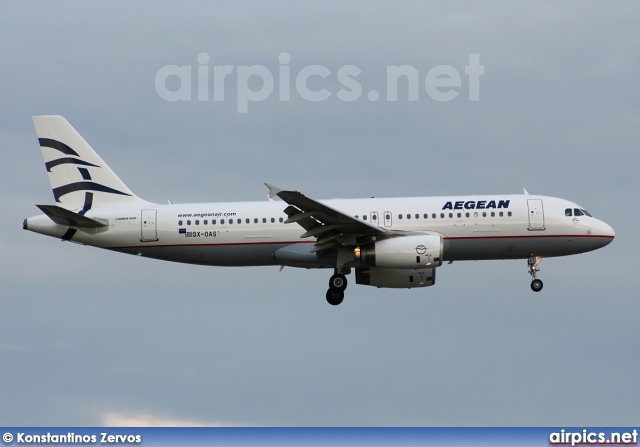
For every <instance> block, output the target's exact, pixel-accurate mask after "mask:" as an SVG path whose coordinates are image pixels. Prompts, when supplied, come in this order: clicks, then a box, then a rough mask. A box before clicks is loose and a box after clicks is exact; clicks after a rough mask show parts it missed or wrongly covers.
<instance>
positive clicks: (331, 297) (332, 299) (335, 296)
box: [327, 289, 344, 306]
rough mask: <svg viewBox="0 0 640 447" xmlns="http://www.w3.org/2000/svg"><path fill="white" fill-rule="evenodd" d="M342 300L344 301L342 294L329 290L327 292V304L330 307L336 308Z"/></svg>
mask: <svg viewBox="0 0 640 447" xmlns="http://www.w3.org/2000/svg"><path fill="white" fill-rule="evenodd" d="M342 300H344V292H340V291H337V290H331V289H329V290H327V303H329V304H331V305H332V306H337V305H338V304H340V303H342Z"/></svg>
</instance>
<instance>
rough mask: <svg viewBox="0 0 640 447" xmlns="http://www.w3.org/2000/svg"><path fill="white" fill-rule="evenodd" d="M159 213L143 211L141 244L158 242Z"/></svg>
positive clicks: (156, 211)
mask: <svg viewBox="0 0 640 447" xmlns="http://www.w3.org/2000/svg"><path fill="white" fill-rule="evenodd" d="M157 213H158V210H142V219H141V221H140V225H142V230H141V231H142V232H141V237H140V242H153V241H157V240H158V228H157V225H156V217H157Z"/></svg>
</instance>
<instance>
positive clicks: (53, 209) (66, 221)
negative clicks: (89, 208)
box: [36, 205, 107, 228]
mask: <svg viewBox="0 0 640 447" xmlns="http://www.w3.org/2000/svg"><path fill="white" fill-rule="evenodd" d="M36 206H37V207H38V208H40V209H41V210H42V212H43V213H45V214H46V215H47V217H49V219H51V220H52V221H54V222H55V223H57V224H58V225H67V226H70V227H76V228H100V227H106V226H107V224H105V223H102V222H98V221H97V220H95V219H91V218H89V217H86V216H83V215H82V214H78V213H74V212H73V211H69V210H68V209H65V208H62V207H60V206H56V205H36Z"/></svg>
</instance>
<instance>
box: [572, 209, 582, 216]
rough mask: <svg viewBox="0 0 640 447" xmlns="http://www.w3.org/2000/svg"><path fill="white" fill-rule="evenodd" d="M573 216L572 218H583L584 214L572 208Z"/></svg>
mask: <svg viewBox="0 0 640 447" xmlns="http://www.w3.org/2000/svg"><path fill="white" fill-rule="evenodd" d="M573 215H574V216H584V213H583V212H582V211H580V210H579V209H578V208H574V209H573Z"/></svg>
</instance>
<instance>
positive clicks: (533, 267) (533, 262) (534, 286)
mask: <svg viewBox="0 0 640 447" xmlns="http://www.w3.org/2000/svg"><path fill="white" fill-rule="evenodd" d="M540 261H542V258H541V257H540V256H532V257H530V258H529V259H528V260H527V263H528V264H529V274H530V275H531V290H533V291H534V292H539V291H541V290H542V286H543V285H544V284H543V283H542V280H540V279H538V278H537V277H536V276H537V273H538V272H539V271H540V269H539V268H538V264H540Z"/></svg>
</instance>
